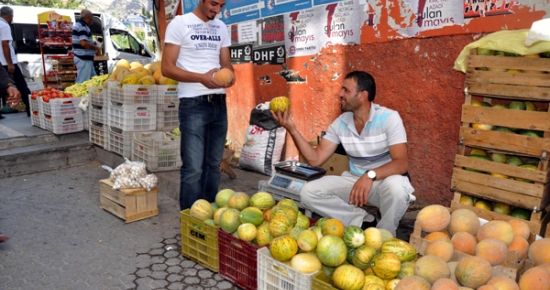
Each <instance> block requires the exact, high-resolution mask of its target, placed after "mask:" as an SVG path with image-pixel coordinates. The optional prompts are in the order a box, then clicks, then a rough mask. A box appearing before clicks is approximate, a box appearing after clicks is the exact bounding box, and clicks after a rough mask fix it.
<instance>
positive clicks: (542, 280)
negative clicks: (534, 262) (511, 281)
mask: <svg viewBox="0 0 550 290" xmlns="http://www.w3.org/2000/svg"><path fill="white" fill-rule="evenodd" d="M519 288H520V289H521V290H548V289H550V272H548V271H547V270H546V269H544V268H543V267H540V266H538V267H533V268H531V269H529V270H527V271H526V272H525V273H523V275H521V278H519Z"/></svg>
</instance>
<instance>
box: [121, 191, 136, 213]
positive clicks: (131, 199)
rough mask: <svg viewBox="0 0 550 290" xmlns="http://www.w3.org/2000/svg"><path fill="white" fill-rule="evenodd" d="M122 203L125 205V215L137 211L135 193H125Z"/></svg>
mask: <svg viewBox="0 0 550 290" xmlns="http://www.w3.org/2000/svg"><path fill="white" fill-rule="evenodd" d="M124 205H125V206H126V216H129V215H134V214H136V213H138V211H137V204H136V196H135V195H127V196H126V200H125V201H124Z"/></svg>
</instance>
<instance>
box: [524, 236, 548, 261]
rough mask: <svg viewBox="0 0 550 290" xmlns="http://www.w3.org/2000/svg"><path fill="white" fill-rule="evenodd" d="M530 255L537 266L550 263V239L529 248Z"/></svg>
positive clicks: (535, 243) (542, 240)
mask: <svg viewBox="0 0 550 290" xmlns="http://www.w3.org/2000/svg"><path fill="white" fill-rule="evenodd" d="M528 255H529V259H531V260H532V261H534V262H535V265H540V264H544V263H550V238H544V239H540V240H536V241H534V242H533V243H532V244H531V246H530V247H529V251H528Z"/></svg>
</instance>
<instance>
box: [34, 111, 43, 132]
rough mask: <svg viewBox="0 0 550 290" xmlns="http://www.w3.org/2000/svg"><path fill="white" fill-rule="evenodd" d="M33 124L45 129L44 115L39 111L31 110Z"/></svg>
mask: <svg viewBox="0 0 550 290" xmlns="http://www.w3.org/2000/svg"><path fill="white" fill-rule="evenodd" d="M31 124H32V125H33V126H36V127H38V128H42V129H44V116H43V115H42V114H40V112H39V111H32V112H31Z"/></svg>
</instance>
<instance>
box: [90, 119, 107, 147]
mask: <svg viewBox="0 0 550 290" xmlns="http://www.w3.org/2000/svg"><path fill="white" fill-rule="evenodd" d="M89 133H90V134H89V136H90V143H92V144H96V145H97V146H100V147H102V148H106V149H108V142H107V125H104V124H101V123H96V122H90V129H89Z"/></svg>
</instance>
